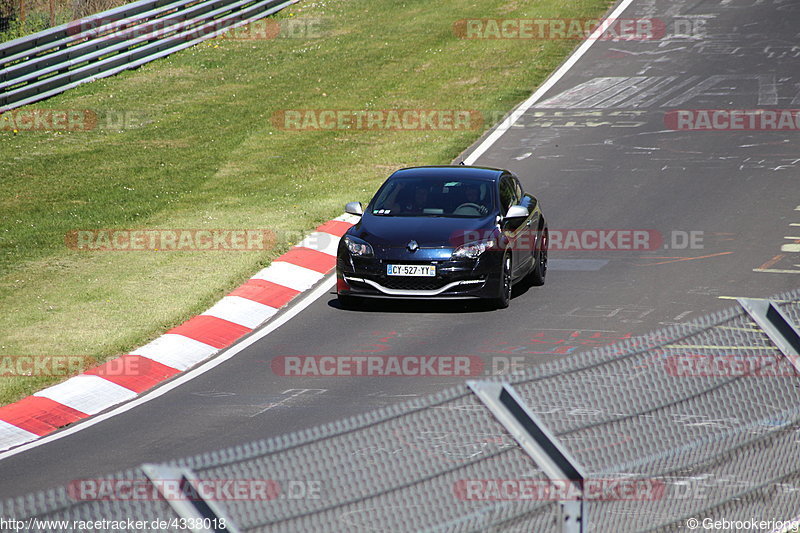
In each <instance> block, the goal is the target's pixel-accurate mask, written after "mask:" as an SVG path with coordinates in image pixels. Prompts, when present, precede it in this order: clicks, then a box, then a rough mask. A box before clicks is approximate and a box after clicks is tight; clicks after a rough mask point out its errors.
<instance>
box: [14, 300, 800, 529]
mask: <svg viewBox="0 0 800 533" xmlns="http://www.w3.org/2000/svg"><path fill="white" fill-rule="evenodd" d="M776 299H777V300H778V301H780V302H781V304H780V307H781V309H782V310H783V311H784V312H785V313H786V314H787V315H788V316H789V317H790V318H791V320H792V321H793V322H794V323H795V324H798V323H800V291H794V292H791V293H787V294H783V295H780V296H777V297H776ZM708 361H713V362H714V364H708ZM745 363H746V364H747V365H751V366H747V367H746V371H741V369H742V368H743V367H742V366H741V365H743V364H745ZM752 365H756V366H752ZM737 369H738V370H737ZM496 379H503V380H505V381H508V382H510V383H512V384H513V387H514V389H515V390H516V391H517V392H518V394H519V395H520V396H521V397H522V398H523V399H524V401H525V402H526V403H527V405H528V406H529V408H530V409H531V410H532V411H533V412H535V413H536V414H537V415H538V416H539V417H540V418H541V419H542V420H543V421H544V423H545V424H546V425H547V426H548V427H549V429H550V430H551V432H552V433H554V434H555V435H556V436H557V437H558V439H559V440H560V441H561V442H562V443H563V444H564V445H565V447H566V448H567V449H568V450H569V452H570V453H571V454H572V455H573V456H574V457H575V458H576V459H577V460H578V461H579V462H580V463H581V464H582V465H583V467H584V468H585V470H586V472H587V473H588V474H589V478H590V479H591V480H595V481H596V482H597V483H599V484H600V485H602V487H604V490H605V491H604V492H602V493H597V495H596V496H597V497H594V498H593V497H589V501H588V504H587V509H588V522H587V530H590V531H603V532H605V531H651V530H653V531H677V530H684V531H685V530H686V523H687V520H690V519H697V520H698V521H700V522H701V523H702V521H703V520H706V521H708V520H711V521H714V520H728V521H737V520H740V521H744V522H743V524H740V525H742V527H740V528H739V529H740V530H753V531H755V530H764V529H767V530H774V531H782V529H781V528H780V527H777V526H774V527H773V526H770V527H762V526H763V525H764V524H760V525H758V526H756V525H753V524H752V521H753V520H765V521H769V520H773V521H775V520H784V521H785V520H791V519H793V518H795V517H796V516H797V515H798V513H800V501H799V500H800V461H798V460H797V459H796V458H797V457H800V442H798V440H799V439H798V437H799V436H800V433H798V431H799V430H800V387H799V386H798V385H800V380H798V375H797V372H796V370H795V369H794V367H793V366H792V365H791V364H790V362H789V361H788V359H787V358H785V357H784V356H782V355H781V353H780V352H779V351H778V350H777V348H776V347H775V346H774V344H773V343H772V342H771V341H770V339H769V338H768V337H767V336H766V334H765V333H764V332H763V331H762V330H761V329H760V328H759V327H758V326H757V325H756V324H755V323H754V322H753V321H752V320H751V319H750V317H749V316H748V315H747V314H746V313H745V312H744V310H743V309H741V308H740V307H734V308H731V309H728V310H725V311H722V312H719V313H717V314H714V315H711V316H707V317H705V318H703V319H700V320H698V321H695V322H692V323H688V324H683V325H675V326H671V327H669V328H666V329H663V330H660V331H657V332H655V333H653V334H650V335H646V336H643V337H637V338H634V339H629V340H627V341H625V342H623V343H620V344H617V345H614V346H610V347H605V348H600V349H596V350H593V351H589V352H584V353H581V354H578V355H575V356H573V357H570V358H565V359H562V360H558V361H554V362H551V363H547V364H543V365H540V366H535V367H532V368H530V369H527V370H526V371H525V372H524V373H521V374H517V375H513V376H505V377H498V378H496ZM170 465H171V466H173V467H180V468H186V469H189V470H190V471H191V472H192V473H193V474H194V476H196V478H197V479H199V480H228V481H230V480H238V481H242V482H250V483H254V482H256V481H259V480H260V481H264V480H269V481H270V482H271V483H273V484H274V485H275V486H277V487H279V488H280V493H279V494H277V493H273V494H272V495H270V496H268V497H253V496H252V493H249V494H250V497H247V498H242V499H237V498H235V497H220V498H217V500H216V503H217V504H218V505H219V506H220V507H221V508H222V509H223V510H224V512H225V514H226V515H227V516H229V517H230V518H231V519H232V520H233V522H234V523H235V524H236V525H237V526H238V527H239V528H240V529H241V530H243V531H269V532H274V531H279V532H283V531H286V532H290V531H387V532H388V531H458V532H461V531H464V532H469V531H519V532H523V531H524V532H530V531H537V532H539V531H543V532H544V531H561V529H562V522H563V517H562V515H561V512H562V511H561V506H560V504H559V503H558V501H557V500H559V499H561V500H564V499H565V497H564V493H553V492H550V493H547V492H542V491H537V490H532V491H531V490H529V491H527V492H522V491H520V490H516V492H513V493H510V492H508V491H506V490H505V489H503V490H500V491H499V492H498V491H497V490H490V489H497V488H498V487H501V486H503V487H517V489H519V487H522V486H525V487H531V486H533V487H540V484H539V481H540V480H544V479H545V475H544V473H543V472H542V471H541V470H540V469H539V468H538V467H537V465H536V464H535V463H534V462H533V461H532V460H531V458H530V457H528V456H527V455H526V454H525V453H524V452H523V451H522V449H521V448H520V447H519V446H518V445H517V444H516V442H515V441H514V439H513V438H512V437H511V436H510V435H509V434H508V432H507V431H506V430H505V429H504V428H503V426H501V425H500V423H499V422H498V421H497V420H496V419H495V418H494V417H493V416H492V415H491V414H490V413H489V411H488V410H487V409H486V408H485V406H483V404H481V403H480V401H479V400H478V399H477V397H476V396H475V395H473V394H472V393H471V392H470V390H469V389H468V388H467V387H466V385H464V386H459V387H456V388H453V389H449V390H446V391H443V392H441V393H439V394H438V395H435V396H432V397H428V398H425V399H418V400H415V401H412V402H409V403H406V404H403V405H401V406H396V407H392V408H387V409H383V410H380V411H375V412H373V413H369V414H366V415H362V416H359V417H354V418H351V419H347V420H343V421H338V422H334V423H331V424H328V425H326V426H323V427H318V428H314V429H310V430H307V431H304V432H299V433H295V434H290V435H286V436H283V437H280V438H274V439H269V440H263V441H258V442H254V443H249V444H244V445H241V446H238V447H235V448H230V449H226V450H221V451H217V452H214V453H209V454H205V455H201V456H196V457H190V458H186V459H184V460H180V461H177V462H174V463H170ZM146 479H147V478H146V476H145V473H144V471H143V470H141V469H135V470H130V471H126V472H122V473H119V474H116V475H114V476H110V477H109V480H118V481H120V480H128V481H129V482H133V481H137V480H146ZM470 483H472V485H469V484H470ZM503 484H505V485H503ZM600 485H597V486H600ZM467 486H471V487H473V488H476V487H477V489H476V491H473V492H469V491H468V490H466V489H465V487H467ZM293 487H294V488H293ZM297 487H301V488H302V491H298V490H295V489H296V488H297ZM301 492H302V493H301ZM84 496H85V495H84ZM84 496H82V495H80V494H77V495H76V493H75V485H74V484H72V485H70V486H68V487H61V488H58V489H54V490H50V491H46V492H41V493H37V494H32V495H27V496H24V497H19V498H16V499H13V500H10V501H6V502H2V503H0V516H5V517H15V518H16V519H29V518H31V517H36V518H38V519H56V520H81V519H83V520H87V519H92V520H97V519H99V518H105V519H108V520H125V519H129V518H135V519H138V520H145V521H151V520H156V519H161V520H170V519H172V518H177V515H176V513H175V511H174V510H173V508H172V507H171V505H170V502H167V501H164V500H163V499H157V498H156V499H154V498H150V499H146V498H145V499H137V498H120V497H119V495H116V497H112V498H109V499H107V500H102V499H101V500H92V499H86V498H85V497H84ZM262 496H263V495H262ZM556 496H558V497H556ZM566 499H569V498H568V497H566ZM750 526H752V527H750ZM701 527H702V526H701ZM145 529H147V528H145ZM790 529H791V528H790Z"/></svg>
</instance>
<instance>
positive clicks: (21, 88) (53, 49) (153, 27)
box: [0, 0, 299, 112]
mask: <svg viewBox="0 0 800 533" xmlns="http://www.w3.org/2000/svg"><path fill="white" fill-rule="evenodd" d="M297 1H299V0H260V1H259V0H199V1H198V0H177V1H170V0H139V1H138V2H133V3H131V4H126V5H124V6H121V7H118V8H115V9H111V10H108V11H104V12H102V13H98V14H96V15H92V16H91V17H86V18H84V19H80V20H76V21H73V22H69V23H67V24H62V25H60V26H56V27H54V28H50V29H48V30H45V31H42V32H39V33H35V34H32V35H28V36H26V37H21V38H19V39H15V40H13V41H9V42H6V43H3V44H0V112H3V111H7V110H9V109H13V108H15V107H19V106H22V105H25V104H29V103H31V102H36V101H38V100H43V99H45V98H49V97H50V96H53V95H55V94H59V93H62V92H64V91H66V90H68V89H71V88H73V87H75V86H77V85H80V84H82V83H86V82H89V81H92V80H95V79H98V78H104V77H107V76H112V75H114V74H116V73H118V72H120V71H123V70H126V69H131V68H135V67H138V66H140V65H143V64H145V63H147V62H149V61H153V60H155V59H159V58H161V57H164V56H167V55H169V54H171V53H173V52H176V51H178V50H182V49H184V48H187V47H189V46H193V45H195V44H197V43H199V42H201V41H204V40H206V39H210V38H212V37H215V36H217V35H219V34H221V33H223V32H225V31H228V30H230V29H233V28H237V27H239V26H243V25H245V24H248V23H250V22H252V21H255V20H258V19H260V18H263V17H266V16H268V15H270V14H272V13H275V12H277V11H280V10H281V9H283V8H284V7H286V6H288V5H291V4H294V3H296V2H297Z"/></svg>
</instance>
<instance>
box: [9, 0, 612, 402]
mask: <svg viewBox="0 0 800 533" xmlns="http://www.w3.org/2000/svg"><path fill="white" fill-rule="evenodd" d="M609 4H610V1H609V0H569V1H566V0H536V1H519V0H487V1H484V2H480V3H475V2H471V1H466V0H441V1H437V2H430V1H428V0H411V1H407V2H404V3H402V4H401V3H398V2H395V1H393V0H350V1H343V0H338V1H337V0H329V1H324V2H306V3H303V4H299V5H298V6H295V7H293V8H290V9H289V10H287V11H285V12H283V13H282V14H280V15H279V17H278V20H279V21H283V23H284V26H285V27H289V23H288V22H286V21H287V20H295V21H297V20H300V21H304V20H305V21H310V22H312V23H313V24H310V25H307V28H308V26H313V27H314V28H315V29H314V30H313V32H312V31H310V30H309V31H307V32H306V33H305V34H303V32H302V31H300V32H297V33H298V34H299V35H295V36H288V37H279V38H276V39H270V40H228V39H223V40H213V41H209V42H207V43H204V44H202V45H199V46H196V47H194V48H192V49H189V50H186V51H183V52H180V53H178V54H175V55H172V56H170V57H169V58H166V59H164V60H161V61H158V62H155V63H152V64H149V65H146V66H144V67H142V68H140V69H138V70H136V71H132V72H126V73H123V74H120V75H118V76H116V77H114V78H111V79H107V80H100V81H96V82H93V83H91V84H88V85H84V86H82V87H79V88H77V89H75V90H73V91H70V92H69V93H67V94H64V95H61V96H58V97H55V98H52V99H50V100H48V101H46V102H42V103H39V104H37V105H34V106H29V108H28V109H89V110H93V111H94V112H95V113H96V114H97V116H99V117H100V118H101V120H100V122H101V124H100V125H99V126H98V127H96V128H94V129H92V130H90V131H75V132H31V131H19V132H18V133H13V132H10V131H6V132H0V184H1V185H2V186H1V187H0V309H2V310H3V315H4V320H3V322H2V324H0V355H83V356H90V357H92V358H94V359H95V360H97V361H102V360H104V359H106V358H109V357H111V356H115V355H118V354H121V353H125V352H126V351H129V350H131V349H133V348H135V347H138V346H140V345H142V344H144V343H146V342H147V341H149V340H150V339H152V338H154V337H156V336H158V335H159V334H160V333H161V332H163V331H164V330H165V329H166V328H169V327H171V326H175V325H177V324H179V323H181V322H182V321H183V320H185V319H187V318H188V317H190V316H193V315H195V314H197V313H199V312H202V311H203V310H204V309H206V308H207V307H208V306H209V305H211V304H212V303H213V302H214V301H215V300H217V299H218V298H219V297H221V296H222V295H223V294H225V293H226V292H227V291H229V290H230V289H231V288H233V287H234V286H236V285H238V284H239V283H241V282H243V281H244V280H245V279H246V278H247V277H248V276H249V275H252V273H254V272H255V271H256V270H257V269H259V268H260V267H263V266H264V265H267V264H268V263H269V262H270V260H271V259H272V258H274V257H276V256H277V255H279V254H280V253H282V252H283V251H285V250H286V248H287V247H288V246H289V244H290V243H289V242H288V241H281V242H280V244H279V245H278V246H276V247H275V248H274V249H272V250H268V251H262V252H82V251H75V250H71V249H69V248H68V247H67V246H66V245H65V240H64V236H65V234H66V233H67V232H68V231H70V230H74V229H91V228H269V229H272V230H275V231H278V232H283V231H287V232H302V231H307V230H309V229H310V228H313V227H314V226H315V225H317V224H319V223H321V222H323V221H325V220H328V219H329V218H331V217H333V216H336V215H338V214H340V213H341V211H342V206H343V204H344V203H345V202H346V201H349V200H361V201H366V200H368V199H369V198H370V196H371V194H372V192H373V191H374V190H375V188H376V187H377V186H378V185H379V184H380V183H381V182H382V180H383V179H385V177H386V176H387V175H388V174H389V173H390V172H391V171H392V170H394V169H396V168H399V167H401V166H407V165H416V164H433V163H448V162H449V161H451V160H452V158H454V157H455V156H456V155H457V154H458V153H459V152H460V151H461V150H463V149H464V148H465V147H466V146H468V145H469V144H470V143H471V142H473V141H474V140H475V139H476V138H477V137H478V136H479V135H480V134H481V132H482V131H481V129H470V130H460V131H431V130H417V131H367V130H340V129H337V130H333V131H329V130H328V131H287V130H286V129H282V128H278V127H276V126H275V125H274V124H273V123H272V122H271V120H270V119H271V117H272V116H273V114H274V113H276V112H278V111H281V110H286V109H347V110H361V109H364V110H369V109H396V108H401V109H441V110H459V109H463V110H481V111H482V112H483V113H484V115H485V116H492V112H495V111H499V110H507V109H510V108H511V107H512V106H513V105H514V104H515V103H517V102H519V101H520V100H522V99H524V98H525V97H527V96H528V95H529V94H530V92H531V91H532V90H533V89H535V87H536V86H537V85H538V84H540V83H541V82H542V81H543V80H544V78H545V77H546V76H547V75H548V74H549V73H550V72H551V71H552V70H553V69H554V68H555V67H556V66H557V65H558V64H559V62H560V61H561V60H563V58H564V57H565V56H566V55H567V54H568V53H569V52H570V51H571V50H572V48H573V47H574V46H575V45H576V44H577V42H576V41H574V40H560V41H559V40H551V41H537V40H516V39H505V40H502V39H500V40H482V39H475V40H468V39H461V38H459V37H458V36H457V35H456V33H455V32H454V22H455V21H456V20H457V19H466V18H499V17H508V18H517V17H524V18H534V17H536V18H547V17H560V18H564V17H580V18H583V17H597V16H600V15H601V14H602V13H603V12H604V11H605V9H606V8H607V7H608V5H609ZM293 24H295V25H296V26H294V27H300V28H302V26H297V24H298V23H296V22H294V23H293ZM109 117H116V118H113V119H112V120H111V122H114V121H120V120H121V121H122V122H121V123H119V124H111V123H110V122H107V121H106V120H105V119H107V118H109ZM120 117H121V118H120ZM490 125H491V124H485V127H489V126H490ZM57 380H58V378H55V377H41V378H29V377H16V378H8V377H7V378H2V379H0V403H6V402H10V401H13V400H16V399H18V398H20V397H22V396H24V395H27V394H30V393H31V392H34V391H35V390H36V389H38V388H41V387H43V386H45V385H47V384H49V383H52V382H53V381H57Z"/></svg>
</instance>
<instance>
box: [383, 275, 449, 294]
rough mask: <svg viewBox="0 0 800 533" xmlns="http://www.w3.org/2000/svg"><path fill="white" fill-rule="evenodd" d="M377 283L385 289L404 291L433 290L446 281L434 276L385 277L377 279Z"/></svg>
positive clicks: (439, 287)
mask: <svg viewBox="0 0 800 533" xmlns="http://www.w3.org/2000/svg"><path fill="white" fill-rule="evenodd" d="M377 281H378V283H380V284H381V285H383V286H384V287H386V288H387V289H399V290H404V291H434V290H436V289H441V288H442V287H444V286H445V285H446V284H447V282H445V281H443V280H439V279H436V278H416V277H410V278H404V277H401V278H385V279H382V280H377Z"/></svg>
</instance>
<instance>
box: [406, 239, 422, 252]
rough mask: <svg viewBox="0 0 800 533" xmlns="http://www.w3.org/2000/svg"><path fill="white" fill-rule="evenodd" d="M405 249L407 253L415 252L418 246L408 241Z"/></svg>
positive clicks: (415, 242)
mask: <svg viewBox="0 0 800 533" xmlns="http://www.w3.org/2000/svg"><path fill="white" fill-rule="evenodd" d="M406 248H408V251H409V252H416V251H417V249H418V248H419V244H417V241H408V244H407V245H406Z"/></svg>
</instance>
